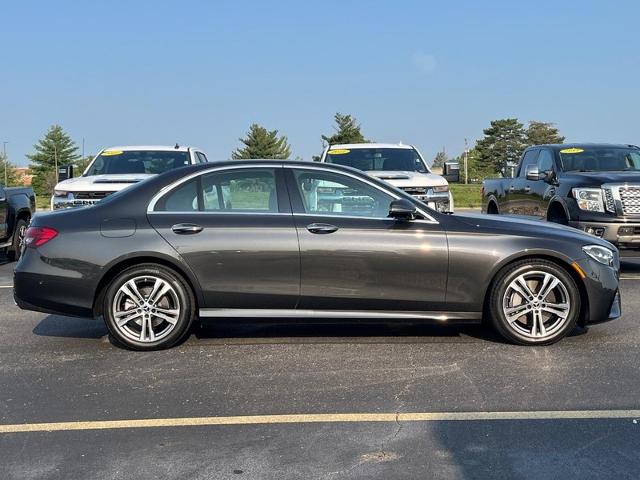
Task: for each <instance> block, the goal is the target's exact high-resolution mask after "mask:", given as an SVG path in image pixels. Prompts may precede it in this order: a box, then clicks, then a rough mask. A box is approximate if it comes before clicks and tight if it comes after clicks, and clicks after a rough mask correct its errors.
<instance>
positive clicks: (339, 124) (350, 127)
mask: <svg viewBox="0 0 640 480" xmlns="http://www.w3.org/2000/svg"><path fill="white" fill-rule="evenodd" d="M333 118H334V120H335V122H336V125H335V127H333V128H334V129H335V133H334V134H333V135H322V140H323V142H326V143H327V144H329V145H337V144H340V143H367V140H366V139H365V138H364V135H362V132H361V131H360V124H359V123H358V122H357V121H356V119H355V118H354V117H352V116H351V115H343V114H341V113H336V114H335V116H334V117H333Z"/></svg>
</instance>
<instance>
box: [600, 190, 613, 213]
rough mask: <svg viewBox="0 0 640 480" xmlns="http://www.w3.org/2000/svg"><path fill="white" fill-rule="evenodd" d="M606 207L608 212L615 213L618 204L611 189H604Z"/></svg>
mask: <svg viewBox="0 0 640 480" xmlns="http://www.w3.org/2000/svg"><path fill="white" fill-rule="evenodd" d="M603 190H604V206H605V207H606V208H607V210H608V211H610V212H613V213H615V211H616V203H615V202H614V200H613V192H612V191H611V188H604V189H603Z"/></svg>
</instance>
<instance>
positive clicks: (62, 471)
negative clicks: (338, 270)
mask: <svg viewBox="0 0 640 480" xmlns="http://www.w3.org/2000/svg"><path fill="white" fill-rule="evenodd" d="M0 264H1V265H0V287H2V288H0V311H1V312H2V313H1V314H0V318H1V321H0V424H1V425H0V478H3V479H30V478H47V479H49V478H54V479H58V478H59V479H70V478H73V479H80V478H91V479H103V478H189V479H200V478H202V479H204V478H212V479H225V478H234V479H239V478H252V479H253V478H259V479H263V478H274V479H289V478H290V479H294V478H295V479H299V478H305V479H308V478H340V479H345V478H347V479H348V478H376V479H396V478H398V479H404V478H407V479H409V478H411V479H413V478H464V479H468V478H483V479H484V478H505V479H507V478H509V479H513V478H517V479H519V478H522V479H549V478H563V477H565V478H581V479H586V478H594V479H596V478H597V479H602V478H616V479H624V478H638V476H639V473H638V472H640V415H638V416H637V418H636V416H634V415H635V413H634V411H637V410H639V409H640V400H639V399H640V352H639V348H638V347H639V344H640V326H639V324H640V296H639V293H640V262H629V261H627V262H624V264H623V273H622V278H623V280H622V281H621V292H622V298H623V312H624V316H623V318H622V319H620V320H618V321H615V322H611V323H607V324H602V325H596V326H592V327H590V328H589V329H588V330H584V329H580V330H576V331H575V332H574V333H573V334H572V335H571V336H570V337H568V338H566V339H565V340H563V341H562V342H560V343H559V344H556V345H553V346H550V347H535V348H527V347H517V346H511V345H507V344H505V343H503V342H502V341H501V340H500V339H499V338H498V337H497V336H496V335H494V334H493V333H492V332H491V331H490V330H488V329H486V328H484V327H479V326H478V327H475V326H474V327H456V328H453V327H441V326H438V327H436V326H428V325H410V324H394V325H384V324H372V323H366V324H355V323H349V324H343V323H340V322H333V323H331V324H309V323H297V324H295V325H291V324H290V323H288V321H287V323H285V322H284V321H283V322H282V323H278V322H277V321H276V322H274V321H270V322H268V323H267V322H261V321H247V320H246V319H243V320H242V321H233V320H228V321H225V322H219V323H208V324H206V325H205V326H203V327H202V328H199V329H195V330H194V334H193V335H192V336H191V337H190V338H189V339H188V340H187V341H186V342H185V343H184V344H182V345H180V346H178V347H176V348H174V349H172V350H168V351H160V352H149V353H137V352H129V351H125V350H122V349H119V348H117V347H115V346H113V345H112V344H111V343H110V341H109V339H108V336H107V331H106V328H105V327H104V325H103V324H102V323H101V322H99V321H92V320H85V319H75V318H67V317H60V316H55V315H46V314H39V313H35V312H23V311H21V310H19V309H18V308H17V307H15V306H14V304H13V298H12V291H11V281H12V280H11V272H12V268H13V264H11V263H8V262H7V261H6V260H1V259H0ZM585 412H586V413H585ZM404 414H407V415H404ZM410 414H416V415H415V418H412V417H411V415H410ZM432 414H439V415H432ZM261 415H269V416H270V417H268V418H266V419H263V420H260V419H259V418H256V417H255V416H261ZM291 415H296V416H295V417H291ZM314 415H321V416H320V417H316V416H314ZM430 415H431V416H430ZM491 416H494V417H495V416H498V417H500V419H491V418H489V417H491ZM578 417H584V418H578ZM616 417H619V418H616ZM141 420H150V422H149V424H148V425H146V426H145V428H140V427H141V424H140V421H141ZM101 421H107V422H112V421H122V422H121V423H117V424H114V423H106V424H100V423H95V422H101ZM60 422H61V423H60ZM198 422H200V423H201V424H199V425H198V424H196V423H198ZM41 423H47V424H49V423H58V424H57V425H48V426H47V425H45V426H41V425H40V426H39V425H37V424H41ZM8 425H11V426H14V427H12V428H14V430H15V429H17V430H20V429H22V430H29V429H31V430H33V431H10V430H11V429H10V428H8V427H7V426H8ZM16 425H17V426H20V427H15V426H16ZM100 426H102V427H103V428H102V429H98V427H100Z"/></svg>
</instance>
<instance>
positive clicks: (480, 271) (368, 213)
mask: <svg viewBox="0 0 640 480" xmlns="http://www.w3.org/2000/svg"><path fill="white" fill-rule="evenodd" d="M618 270H619V260H618V254H617V251H616V249H615V248H614V247H613V246H612V245H611V244H610V243H608V242H606V241H603V240H600V239H598V238H595V237H593V236H589V235H586V234H584V233H581V232H579V231H577V230H574V229H570V228H567V227H562V226H553V225H547V224H541V223H537V222H530V221H524V220H515V219H508V218H496V217H487V216H479V215H478V216H475V215H458V214H456V215H448V214H441V213H438V212H435V211H433V210H430V209H429V208H428V207H427V206H426V205H424V204H422V203H420V202H418V201H416V200H414V199H413V198H412V197H411V196H409V195H407V194H405V193H404V192H402V191H400V190H397V189H395V188H394V187H392V186H390V185H389V184H387V183H384V182H383V181H379V180H376V179H374V178H371V177H368V176H367V175H365V174H364V173H362V172H359V171H357V170H353V169H350V168H346V167H340V166H336V165H330V164H322V165H318V164H314V163H309V162H283V161H272V160H271V161H252V162H228V163H217V164H206V165H198V166H193V167H185V168H182V169H178V170H173V171H170V172H167V173H165V174H162V175H160V176H158V177H155V178H152V179H149V180H147V181H144V182H141V183H140V184H137V185H135V186H132V187H130V188H128V189H126V190H123V191H122V192H119V193H117V194H114V195H112V196H111V197H108V198H106V199H105V200H103V201H101V202H100V203H98V204H96V205H94V206H91V207H85V208H80V209H75V210H70V211H62V212H53V213H46V214H38V215H37V216H36V217H35V218H34V219H33V221H32V223H31V226H30V227H29V229H28V231H27V234H26V239H25V247H24V255H23V257H22V258H21V259H20V262H19V263H18V265H17V267H16V271H15V282H14V285H15V286H14V295H15V299H16V302H17V303H18V305H19V306H20V307H21V308H24V309H29V310H37V311H42V312H51V313H59V314H63V315H74V316H83V317H99V316H102V317H103V318H104V320H105V322H106V324H107V326H108V328H109V331H110V332H111V334H112V335H113V337H114V338H115V339H116V340H117V341H119V342H120V343H121V344H122V345H124V346H126V347H129V348H132V349H138V350H149V349H158V348H166V347H170V346H172V345H174V344H176V343H177V342H179V341H180V340H181V339H182V338H184V337H185V335H187V333H188V332H189V330H190V326H191V324H192V323H193V322H194V321H195V320H196V319H198V318H200V319H204V318H220V317H224V318H229V317H262V318H264V317H277V318H288V317H291V318H293V317H302V318H329V319H335V320H336V321H340V320H342V319H355V318H357V319H363V318H372V319H385V320H388V321H389V322H392V321H394V320H403V321H407V320H415V321H434V322H438V323H441V324H450V323H454V322H480V321H482V320H483V319H484V320H486V321H487V322H489V323H491V324H492V325H493V326H494V327H495V328H496V330H497V331H498V332H500V333H501V334H502V335H503V336H504V337H505V338H506V339H507V340H509V341H511V342H515V343H519V344H524V345H546V344H550V343H553V342H556V341H558V340H559V339H561V338H562V337H564V336H565V335H566V334H567V333H569V332H570V331H571V330H572V329H573V328H574V327H575V325H586V324H589V323H596V322H602V321H606V320H611V319H614V318H617V317H619V316H620V296H619V293H618Z"/></svg>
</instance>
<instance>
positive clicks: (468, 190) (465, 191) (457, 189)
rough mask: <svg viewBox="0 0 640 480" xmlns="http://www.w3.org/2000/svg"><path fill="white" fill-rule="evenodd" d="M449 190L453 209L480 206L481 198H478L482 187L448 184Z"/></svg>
mask: <svg viewBox="0 0 640 480" xmlns="http://www.w3.org/2000/svg"><path fill="white" fill-rule="evenodd" d="M449 188H450V189H451V194H452V195H453V203H454V205H455V208H470V207H479V206H480V205H481V204H482V198H481V196H480V189H481V188H482V185H480V184H479V183H472V184H469V185H465V184H460V183H450V184H449Z"/></svg>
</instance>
